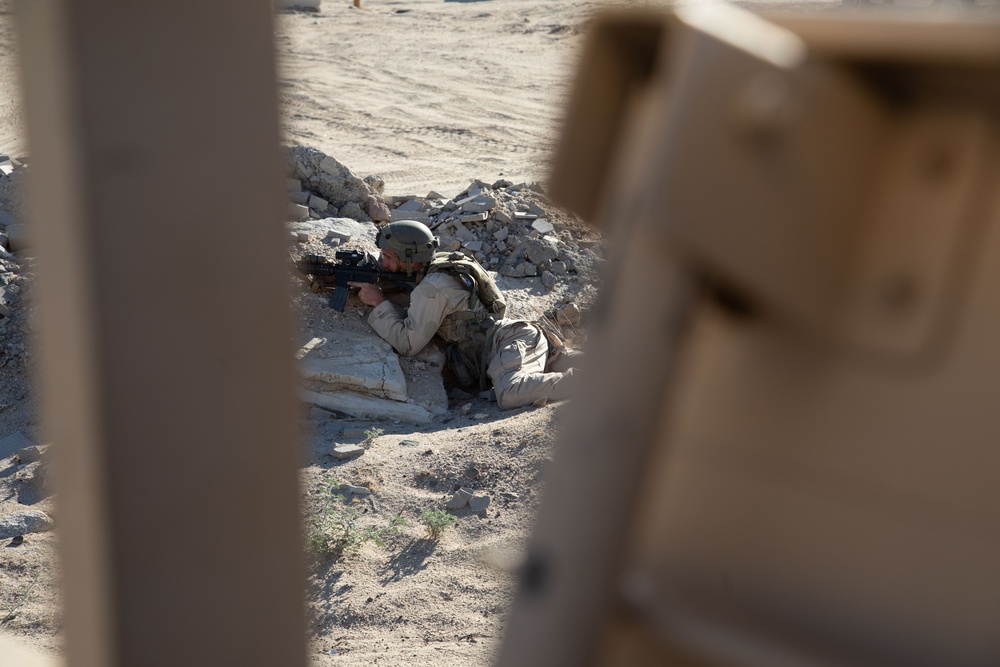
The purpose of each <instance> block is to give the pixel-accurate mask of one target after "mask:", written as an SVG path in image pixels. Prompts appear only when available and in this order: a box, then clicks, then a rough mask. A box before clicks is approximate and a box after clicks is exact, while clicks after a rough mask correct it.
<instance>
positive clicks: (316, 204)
mask: <svg viewBox="0 0 1000 667" xmlns="http://www.w3.org/2000/svg"><path fill="white" fill-rule="evenodd" d="M308 206H309V208H311V209H312V210H314V211H318V212H319V213H322V212H323V211H325V210H326V209H327V208H328V207H329V206H330V202H328V201H327V200H325V199H323V198H322V197H317V196H316V195H310V196H309V203H308Z"/></svg>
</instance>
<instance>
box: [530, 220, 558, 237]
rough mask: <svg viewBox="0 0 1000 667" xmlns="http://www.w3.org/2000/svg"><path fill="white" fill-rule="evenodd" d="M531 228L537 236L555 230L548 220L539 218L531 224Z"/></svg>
mask: <svg viewBox="0 0 1000 667" xmlns="http://www.w3.org/2000/svg"><path fill="white" fill-rule="evenodd" d="M531 228H532V229H534V230H535V231H536V232H538V233H539V234H549V233H551V232H552V230H554V229H555V225H553V224H552V223H551V222H549V221H548V220H544V219H542V218H539V219H538V220H535V221H534V222H533V223H531Z"/></svg>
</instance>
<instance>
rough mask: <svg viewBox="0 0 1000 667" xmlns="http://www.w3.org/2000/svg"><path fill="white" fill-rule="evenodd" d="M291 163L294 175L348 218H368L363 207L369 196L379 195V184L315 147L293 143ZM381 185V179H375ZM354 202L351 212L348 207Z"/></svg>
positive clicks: (288, 153) (290, 152)
mask: <svg viewBox="0 0 1000 667" xmlns="http://www.w3.org/2000/svg"><path fill="white" fill-rule="evenodd" d="M287 159H288V166H289V168H290V169H291V170H292V172H293V176H294V177H295V178H298V179H299V180H300V181H302V183H303V185H305V188H304V189H307V190H309V191H311V192H314V193H317V194H318V196H320V197H322V198H323V199H325V200H327V201H328V202H329V203H330V204H331V205H333V206H334V207H336V208H337V209H339V210H340V214H341V215H342V216H344V217H349V218H353V219H355V220H364V219H365V218H364V217H359V216H363V215H364V211H363V210H362V209H361V206H362V205H363V204H364V203H365V202H367V200H368V195H371V194H379V192H378V188H377V187H372V185H369V183H366V182H365V181H363V180H361V179H360V178H358V177H357V176H355V175H354V174H352V173H351V170H350V169H348V168H347V167H345V166H344V165H342V164H341V163H340V162H338V161H337V160H335V159H334V158H332V157H330V156H329V155H326V154H325V153H323V152H322V151H318V150H316V149H315V148H306V147H304V146H292V147H291V148H288V149H287ZM374 184H375V185H376V186H377V185H378V181H374ZM348 204H354V207H352V208H350V209H349V210H348V211H345V210H344V207H345V206H346V205H348Z"/></svg>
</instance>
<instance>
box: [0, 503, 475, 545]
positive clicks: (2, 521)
mask: <svg viewBox="0 0 1000 667" xmlns="http://www.w3.org/2000/svg"><path fill="white" fill-rule="evenodd" d="M469 495H470V496H471V495H472V494H469ZM466 502H468V501H466ZM52 526H53V522H52V519H51V518H50V517H49V515H48V514H46V513H45V512H41V511H39V510H26V511H24V512H17V513H16V514H8V515H6V516H2V517H0V539H4V540H5V539H8V538H11V537H17V536H18V535H27V534H28V533H41V532H44V531H46V530H51V529H52Z"/></svg>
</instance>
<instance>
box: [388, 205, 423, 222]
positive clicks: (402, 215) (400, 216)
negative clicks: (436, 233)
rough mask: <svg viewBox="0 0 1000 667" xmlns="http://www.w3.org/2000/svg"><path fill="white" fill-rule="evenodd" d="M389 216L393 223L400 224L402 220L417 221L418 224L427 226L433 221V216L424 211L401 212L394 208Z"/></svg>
mask: <svg viewBox="0 0 1000 667" xmlns="http://www.w3.org/2000/svg"><path fill="white" fill-rule="evenodd" d="M389 215H390V216H391V217H392V221H393V222H399V221H400V220H416V221H417V222H422V223H424V224H425V225H426V224H429V223H430V221H431V216H429V215H428V214H427V213H425V212H423V211H401V210H400V209H398V208H394V209H392V210H391V211H390V212H389Z"/></svg>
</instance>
